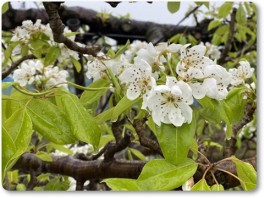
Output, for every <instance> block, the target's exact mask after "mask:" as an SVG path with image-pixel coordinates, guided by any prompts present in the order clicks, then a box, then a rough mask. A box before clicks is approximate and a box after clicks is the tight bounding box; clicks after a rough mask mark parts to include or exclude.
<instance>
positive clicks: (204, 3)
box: [195, 1, 209, 9]
mask: <svg viewBox="0 0 264 198" xmlns="http://www.w3.org/2000/svg"><path fill="white" fill-rule="evenodd" d="M195 3H196V5H205V6H206V7H207V8H208V9H209V1H195Z"/></svg>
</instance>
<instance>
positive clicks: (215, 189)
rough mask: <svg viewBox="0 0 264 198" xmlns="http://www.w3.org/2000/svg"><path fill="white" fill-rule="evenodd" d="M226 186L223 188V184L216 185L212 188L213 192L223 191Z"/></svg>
mask: <svg viewBox="0 0 264 198" xmlns="http://www.w3.org/2000/svg"><path fill="white" fill-rule="evenodd" d="M223 190H225V189H224V186H222V185H221V184H214V185H213V186H211V191H223Z"/></svg>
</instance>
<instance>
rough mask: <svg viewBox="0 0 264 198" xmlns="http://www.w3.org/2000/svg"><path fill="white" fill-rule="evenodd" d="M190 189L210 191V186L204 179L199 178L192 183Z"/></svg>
mask: <svg viewBox="0 0 264 198" xmlns="http://www.w3.org/2000/svg"><path fill="white" fill-rule="evenodd" d="M191 191H211V188H210V186H208V184H207V183H206V180H205V179H201V180H199V181H198V182H197V183H196V184H194V185H193V187H192V189H191Z"/></svg>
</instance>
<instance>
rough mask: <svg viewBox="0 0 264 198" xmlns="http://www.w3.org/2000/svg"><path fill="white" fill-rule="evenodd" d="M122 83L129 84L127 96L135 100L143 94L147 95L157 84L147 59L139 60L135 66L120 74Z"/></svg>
mask: <svg viewBox="0 0 264 198" xmlns="http://www.w3.org/2000/svg"><path fill="white" fill-rule="evenodd" d="M119 80H120V81H121V83H125V84H127V85H128V88H127V93H126V95H127V98H128V99H129V100H134V99H136V98H137V97H139V96H140V95H141V94H142V95H143V97H144V95H145V97H147V95H146V94H148V92H149V91H150V90H151V89H152V87H153V86H155V85H156V81H155V79H154V78H153V77H151V67H150V65H149V64H148V63H147V62H146V61H143V60H142V61H141V62H137V63H136V64H134V65H133V67H129V68H127V69H126V70H125V71H124V72H123V73H122V74H121V75H120V76H119Z"/></svg>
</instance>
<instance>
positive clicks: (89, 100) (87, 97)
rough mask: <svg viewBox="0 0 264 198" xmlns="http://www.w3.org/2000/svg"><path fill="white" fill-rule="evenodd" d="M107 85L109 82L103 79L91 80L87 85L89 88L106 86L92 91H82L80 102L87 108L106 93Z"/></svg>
mask: <svg viewBox="0 0 264 198" xmlns="http://www.w3.org/2000/svg"><path fill="white" fill-rule="evenodd" d="M109 85H110V82H109V81H108V80H104V79H101V80H97V81H95V82H93V83H92V84H90V85H89V86H88V87H89V88H99V87H106V88H105V89H100V90H94V91H87V90H86V91H84V92H83V93H82V95H81V98H80V101H81V103H82V104H83V105H84V106H85V107H87V108H89V107H90V106H91V105H92V104H93V103H94V102H96V101H98V100H99V99H100V97H101V96H103V95H104V94H105V93H106V91H107V90H108V87H109Z"/></svg>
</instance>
